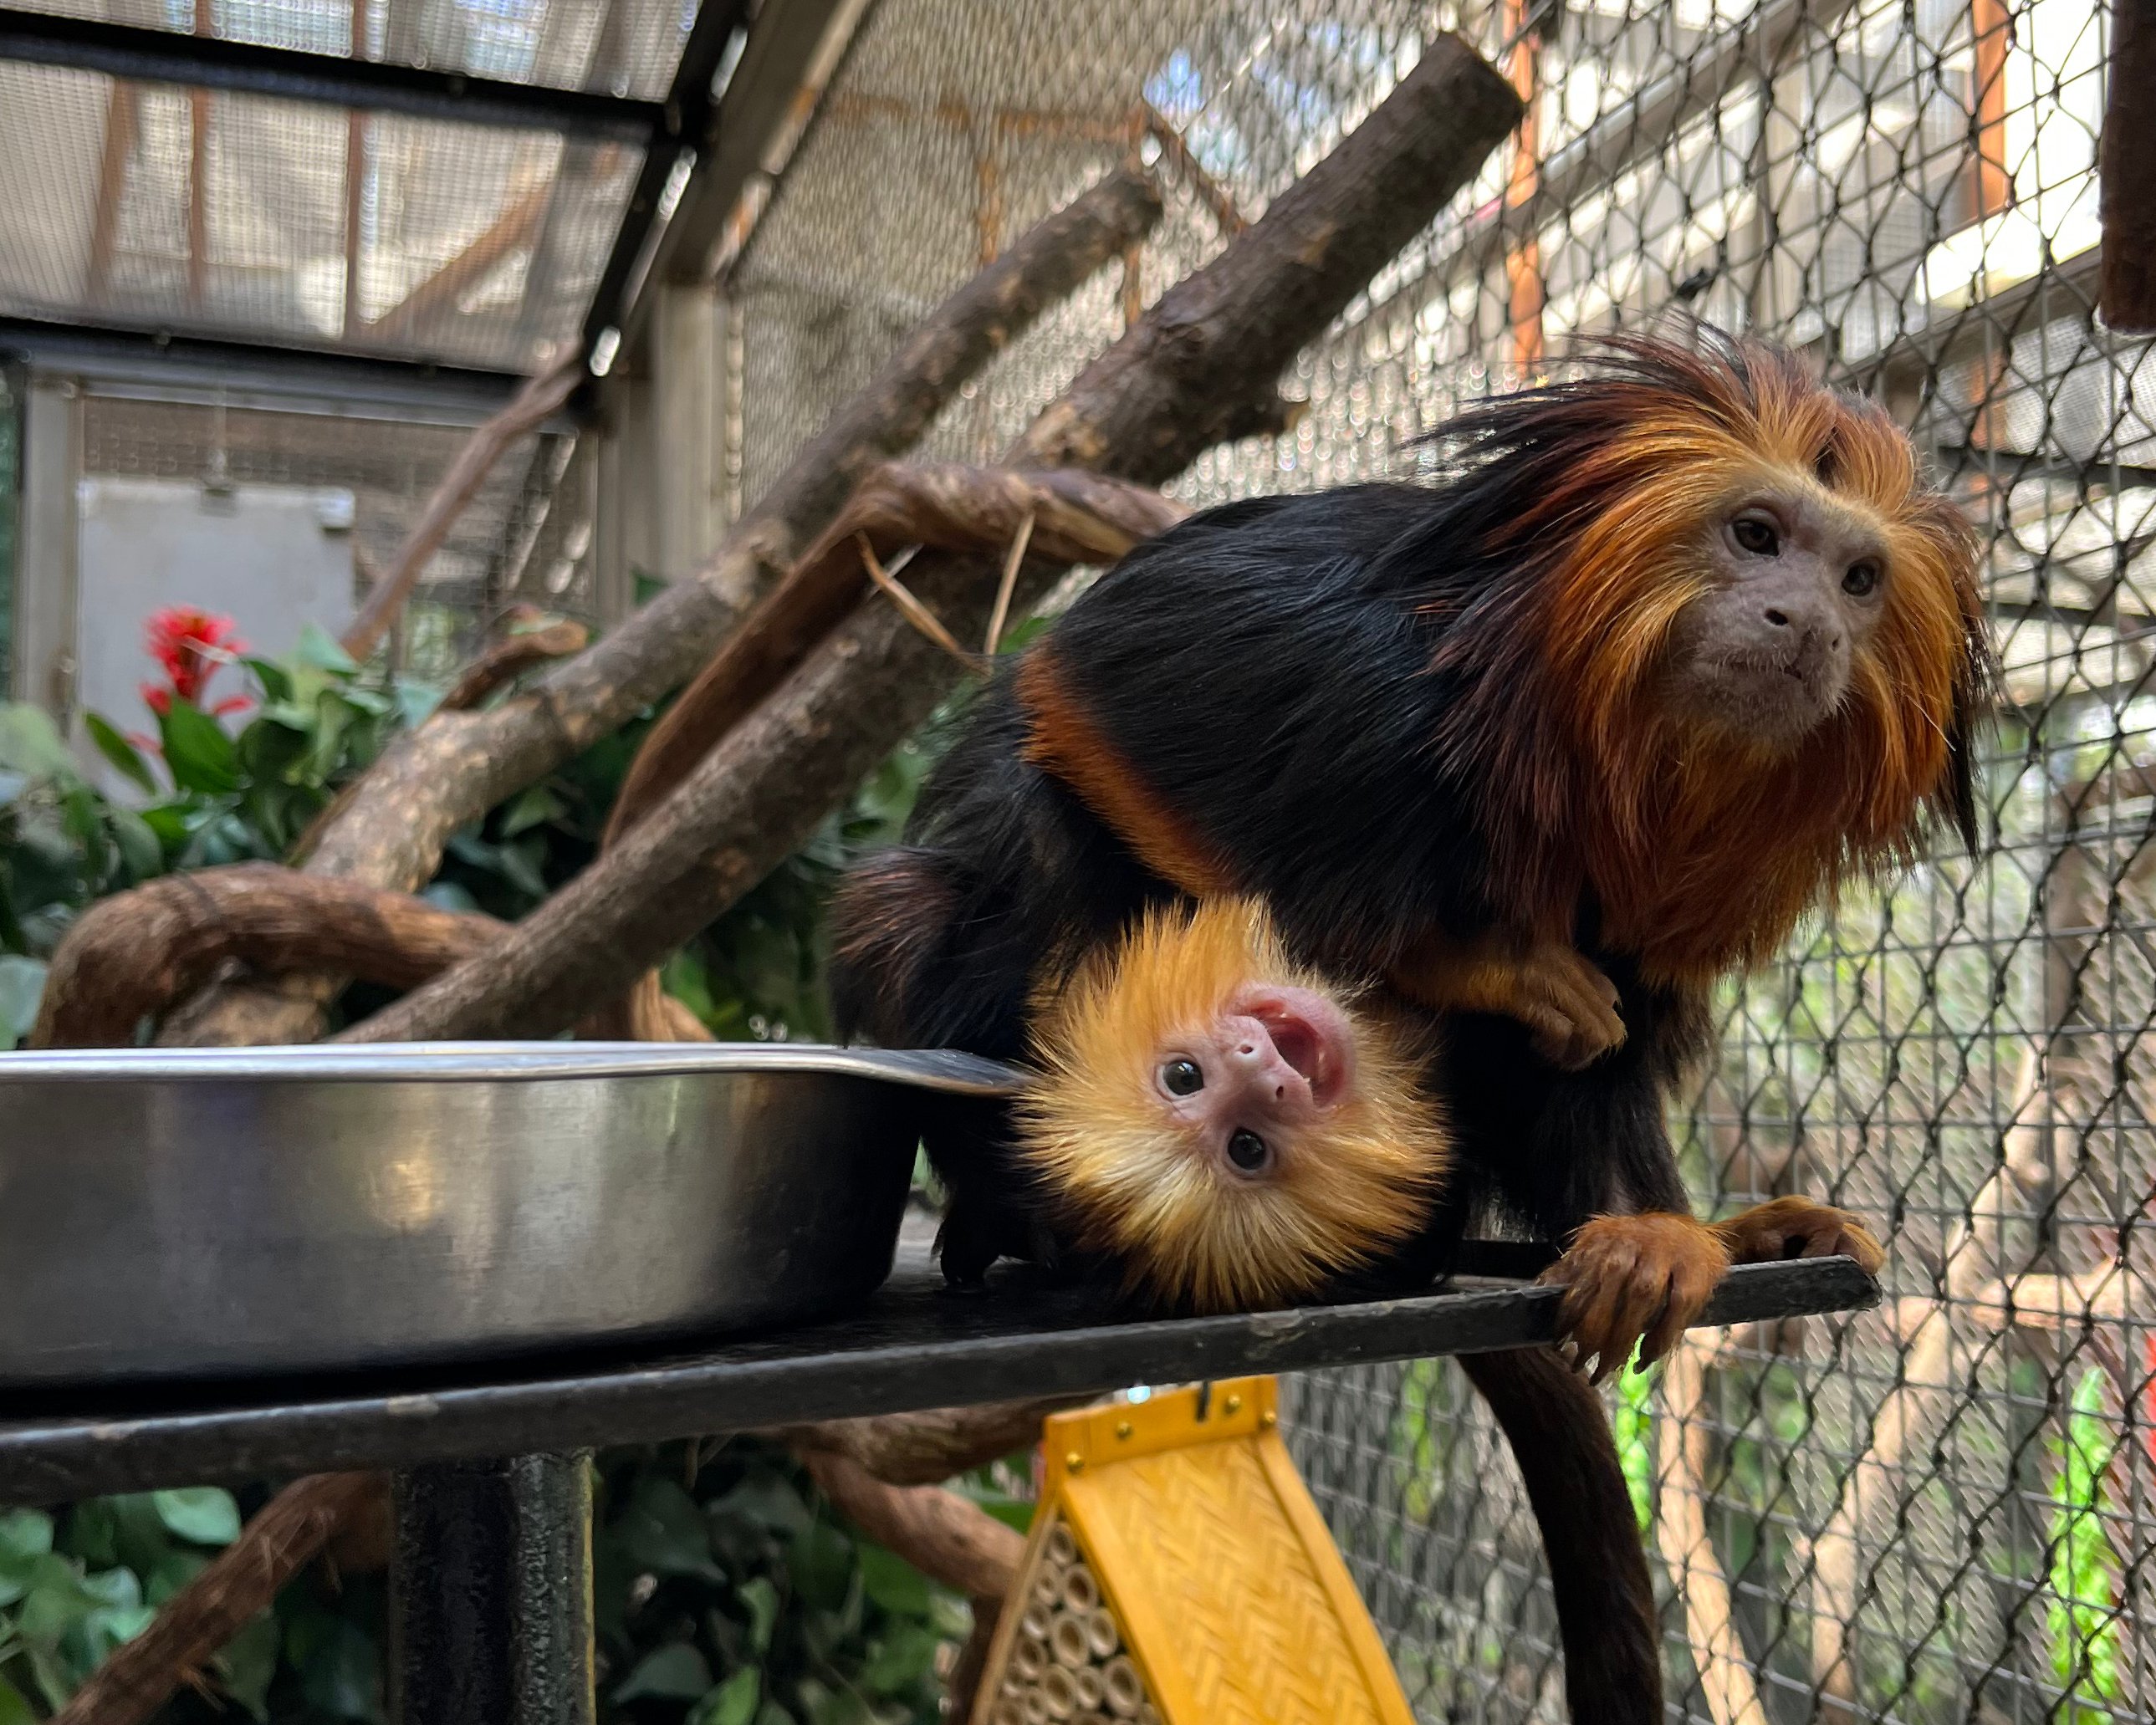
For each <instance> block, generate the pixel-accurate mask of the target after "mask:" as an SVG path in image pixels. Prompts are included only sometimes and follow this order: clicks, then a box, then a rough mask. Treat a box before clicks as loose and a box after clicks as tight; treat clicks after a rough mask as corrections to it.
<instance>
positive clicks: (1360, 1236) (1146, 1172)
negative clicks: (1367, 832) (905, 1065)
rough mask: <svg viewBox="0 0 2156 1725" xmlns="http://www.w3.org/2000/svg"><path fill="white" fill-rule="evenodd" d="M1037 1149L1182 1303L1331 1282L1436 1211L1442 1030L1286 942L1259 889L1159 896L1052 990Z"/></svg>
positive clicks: (1109, 1245)
mask: <svg viewBox="0 0 2156 1725" xmlns="http://www.w3.org/2000/svg"><path fill="white" fill-rule="evenodd" d="M1031 1047H1032V1056H1033V1059H1034V1061H1035V1062H1036V1064H1037V1065H1039V1068H1040V1075H1041V1076H1040V1077H1039V1080H1038V1081H1037V1082H1036V1083H1035V1084H1034V1086H1032V1088H1031V1089H1030V1090H1029V1091H1028V1092H1027V1094H1026V1095H1025V1096H1024V1097H1023V1098H1022V1099H1021V1100H1020V1101H1019V1144H1018V1148H1019V1155H1020V1157H1021V1158H1023V1160H1024V1162H1025V1163H1027V1165H1028V1166H1029V1169H1030V1171H1031V1172H1032V1173H1033V1174H1034V1176H1035V1177H1036V1178H1037V1179H1038V1180H1039V1183H1040V1184H1041V1186H1042V1187H1043V1188H1044V1189H1045V1190H1046V1191H1047V1193H1048V1194H1050V1199H1051V1202H1052V1203H1053V1204H1054V1205H1055V1208H1056V1209H1058V1211H1059V1212H1060V1216H1061V1219H1062V1220H1063V1222H1064V1223H1065V1225H1066V1226H1068V1227H1069V1228H1070V1230H1071V1232H1072V1234H1073V1235H1074V1236H1075V1238H1076V1240H1078V1242H1079V1244H1080V1245H1081V1246H1082V1247H1083V1248H1084V1249H1086V1250H1090V1251H1096V1252H1099V1253H1101V1254H1103V1255H1106V1256H1107V1257H1109V1258H1111V1259H1112V1260H1115V1261H1116V1263H1117V1264H1119V1265H1120V1266H1122V1268H1123V1270H1124V1271H1125V1273H1126V1275H1127V1279H1128V1281H1129V1283H1130V1285H1131V1286H1132V1290H1133V1291H1138V1292H1142V1293H1144V1294H1147V1295H1148V1296H1151V1297H1152V1298H1153V1299H1154V1300H1156V1301H1158V1302H1160V1303H1161V1304H1163V1305H1164V1306H1168V1307H1174V1308H1177V1309H1180V1310H1183V1311H1196V1312H1222V1311H1238V1310H1248V1309H1250V1308H1253V1307H1267V1306H1277V1305H1281V1304H1283V1303H1285V1302H1287V1301H1292V1300H1296V1299H1298V1298H1306V1297H1308V1296H1312V1295H1314V1294H1316V1293H1317V1292H1318V1291H1321V1290H1322V1288H1323V1287H1324V1286H1325V1285H1326V1284H1327V1282H1328V1281H1332V1279H1333V1278H1335V1277H1337V1276H1340V1275H1342V1274H1343V1273H1345V1272H1349V1271H1354V1270H1356V1269H1358V1268H1360V1267H1362V1266H1366V1265H1368V1264H1369V1263H1371V1262H1373V1260H1378V1259H1379V1258H1380V1257H1382V1256H1383V1255H1384V1254H1385V1252H1386V1251H1387V1250H1389V1248H1393V1247H1396V1246H1398V1245H1401V1244H1403V1243H1404V1241H1405V1240H1408V1239H1409V1237H1410V1236H1412V1235H1414V1233H1415V1232H1416V1230H1418V1229H1419V1228H1420V1226H1421V1225H1422V1224H1423V1223H1424V1219H1426V1218H1427V1216H1428V1214H1429V1212H1430V1207H1431V1205H1432V1204H1433V1203H1434V1202H1435V1199H1436V1196H1437V1192H1438V1187H1439V1183H1440V1180H1441V1179H1442V1178H1443V1176H1444V1173H1445V1167H1446V1163H1447V1159H1448V1158H1449V1155H1450V1137H1449V1135H1448V1132H1447V1131H1446V1127H1445V1120H1444V1117H1443V1113H1442V1111H1441V1110H1440V1108H1439V1106H1437V1104H1436V1102H1435V1099H1434V1098H1433V1096H1432V1095H1431V1093H1430V1091H1429V1089H1428V1088H1427V1085H1426V1074H1427V1072H1428V1070H1429V1068H1430V1062H1431V1059H1432V1056H1433V1054H1434V1051H1435V1050H1434V1047H1433V1045H1432V1043H1431V1040H1430V1034H1429V1033H1428V1031H1427V1030H1426V1029H1424V1028H1423V1027H1422V1026H1421V1024H1419V1022H1418V1021H1414V1020H1410V1019H1408V1018H1407V1017H1406V1016H1405V1015H1404V1014H1401V1013H1400V1012H1399V1011H1398V1010H1397V1009H1385V1010H1379V1009H1377V1008H1376V1007H1375V1006H1374V1005H1373V1003H1371V1002H1370V1001H1369V1000H1368V999H1365V998H1358V995H1357V994H1356V993H1353V991H1347V990H1343V989H1342V988H1338V987H1337V986H1335V985H1334V984H1332V983H1329V982H1328V981H1327V979H1325V978H1322V977H1320V976H1318V975H1317V974H1315V973H1312V972H1310V971H1308V970H1306V969H1304V968H1301V967H1299V966H1297V965H1296V964H1295V963H1292V962H1291V960H1290V959H1289V957H1288V956H1287V954H1286V952H1284V951H1283V950H1282V948H1281V944H1280V941H1279V938H1278V937H1277V936H1276V934H1275V933H1274V932H1273V929H1272V927H1271V923H1270V920H1269V919H1268V917H1267V916H1266V915H1265V911H1264V909H1263V907H1262V906H1260V905H1259V904H1257V903H1256V902H1255V901H1250V900H1247V899H1223V900H1215V901H1209V902H1207V903H1205V904H1203V905H1201V906H1199V907H1198V908H1196V909H1195V910H1191V909H1188V908H1181V909H1169V908H1159V909H1156V910H1153V911H1150V912H1148V913H1147V915H1146V916H1145V917H1144V918H1143V919H1142V921H1141V922H1139V923H1138V924H1137V925H1136V926H1135V927H1133V928H1132V930H1131V931H1130V932H1129V933H1128V934H1127V936H1126V937H1125V938H1124V940H1123V941H1122V943H1121V944H1120V945H1119V946H1117V947H1112V948H1108V949H1103V950H1101V951H1099V952H1096V953H1094V954H1093V955H1091V957H1088V958H1086V960H1084V961H1082V962H1081V964H1080V966H1079V968H1077V970H1076V972H1075V974H1073V975H1072V976H1071V977H1070V978H1069V979H1068V980H1067V981H1065V982H1063V983H1060V984H1059V985H1057V986H1056V987H1055V988H1053V989H1051V990H1049V991H1046V992H1045V993H1044V994H1043V996H1042V997H1041V998H1040V999H1039V1000H1038V1001H1037V1002H1036V1003H1035V1009H1034V1015H1033V1031H1032V1037H1031Z"/></svg>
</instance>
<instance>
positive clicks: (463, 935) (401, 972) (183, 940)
mask: <svg viewBox="0 0 2156 1725" xmlns="http://www.w3.org/2000/svg"><path fill="white" fill-rule="evenodd" d="M506 931H507V925H506V924H505V923H501V922H496V921H495V919H494V918H493V917H491V916H480V915H478V914H476V913H474V912H467V911H444V910H443V909H441V908H440V907H439V906H436V905H432V904H429V902H428V901H426V900H424V899H423V898H415V897H412V896H408V895H407V894H404V893H401V892H383V891H379V890H377V889H376V888H374V887H369V886H360V885H358V884H357V882H355V881H351V880H324V879H322V878H321V876H319V875H303V874H300V873H299V872H298V871H297V870H293V869H285V868H280V867H278V866H277V865H275V864H274V863H236V864H234V865H232V866H230V867H228V868H220V869H199V870H196V871H195V872H194V873H193V874H187V875H164V876H163V877H162V878H161V879H158V880H151V881H149V882H147V883H146V884H145V885H143V886H137V887H136V888H134V889H133V890H132V891H127V892H121V893H115V894H114V895H113V896H111V897H110V898H105V899H100V900H99V901H97V902H96V903H95V904H94V905H92V906H90V908H89V909H88V910H86V911H84V912H83V913H82V916H80V918H79V919H78V920H77V921H76V922H75V925H74V927H72V928H70V929H69V931H68V933H67V937H66V938H65V939H64V940H63V941H62V942H60V945H59V951H58V952H55V953H54V955H53V965H52V970H51V972H50V973H49V975H48V976H47V977H46V978H45V992H44V999H42V1000H41V1001H40V1002H39V1003H38V1021H37V1024H35V1025H34V1026H33V1028H32V1029H31V1031H30V1036H29V1046H31V1047H32V1048H114V1047H125V1046H126V1045H127V1044H129V1043H131V1042H132V1041H133V1040H135V1027H136V1025H137V1024H140V1023H141V1021H142V1019H145V1018H146V1017H147V1018H155V1017H157V1015H159V1014H162V1013H164V1012H165V1011H166V1010H167V1009H169V1008H170V1007H171V1006H172V1005H173V1004H174V1003H176V1002H177V1001H180V1000H184V999H187V996H188V995H190V994H192V993H194V991H195V990H196V989H198V988H201V987H202V986H203V983H206V982H208V981H209V980H210V979H211V978H213V977H214V976H215V975H217V973H218V971H219V970H220V969H221V968H223V966H225V965H226V964H228V963H232V962H234V961H235V960H236V961H238V962H239V963H244V964H247V965H249V966H251V967H253V968H255V969H258V970H260V971H262V972H264V973H268V974H271V975H275V974H279V973H284V972H289V971H295V970H302V969H311V968H317V967H334V968H336V970H337V971H338V973H340V974H342V975H345V976H354V977H358V978H362V979H363V980H365V981H367V982H371V983H382V984H383V985H384V986H386V987H388V988H413V987H415V986H416V985H417V984H418V983H423V982H425V981H426V980H427V979H428V978H430V977H433V976H435V975H437V974H439V973H440V972H442V971H443V970H444V969H446V968H448V967H449V966H450V965H452V964H454V963H458V962H459V960H461V959H464V958H468V957H471V956H473V955H474V954H475V953H478V952H484V951H485V950H486V948H487V947H490V946H492V945H495V943H497V942H499V941H500V939H501V937H502V936H503V935H504V934H505V933H506Z"/></svg>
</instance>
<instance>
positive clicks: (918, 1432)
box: [757, 1395, 1094, 1486]
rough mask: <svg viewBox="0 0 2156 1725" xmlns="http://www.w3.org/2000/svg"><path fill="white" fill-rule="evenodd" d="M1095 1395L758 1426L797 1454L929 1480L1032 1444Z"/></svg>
mask: <svg viewBox="0 0 2156 1725" xmlns="http://www.w3.org/2000/svg"><path fill="white" fill-rule="evenodd" d="M1092 1399H1094V1398H1092V1397H1091V1396H1090V1395H1051V1396H1036V1397H1034V1398H1033V1399H1029V1400H1026V1401H1016V1402H989V1403H987V1404H983V1406H980V1407H977V1408H932V1409H927V1410H926V1411H924V1412H921V1413H917V1414H874V1415H871V1416H870V1417H868V1418H866V1419H860V1420H824V1421H823V1422H822V1423H821V1424H819V1425H781V1426H774V1427H773V1428H772V1429H770V1430H767V1431H763V1432H760V1433H758V1434H757V1435H759V1436H761V1437H767V1438H772V1439H773V1440H777V1441H778V1442H780V1443H783V1444H785V1445H788V1447H789V1448H791V1449H792V1450H794V1451H795V1452H796V1453H797V1454H801V1455H806V1454H807V1453H808V1451H809V1450H824V1451H829V1453H830V1454H833V1455H842V1456H844V1458H845V1459H846V1460H848V1461H851V1462H853V1463H854V1464H855V1466H859V1467H862V1468H865V1470H867V1471H868V1472H870V1473H871V1474H873V1475H874V1476H875V1477H876V1478H878V1479H880V1480H882V1481H885V1483H886V1484H889V1485H894V1486H928V1485H935V1484H937V1483H939V1482H940V1481H944V1480H947V1479H951V1478H952V1477H954V1476H957V1475H958V1474H962V1473H970V1472H971V1471H973V1469H975V1468H977V1467H985V1466H987V1465H988V1463H989V1462H991V1461H997V1460H998V1459H1000V1458H1001V1457H1003V1456H1005V1455H1012V1454H1014V1453H1015V1452H1016V1451H1018V1450H1029V1449H1031V1448H1032V1447H1033V1446H1034V1445H1035V1444H1037V1443H1039V1441H1040V1425H1041V1421H1043V1420H1045V1419H1047V1417H1048V1416H1049V1415H1050V1414H1056V1413H1060V1412H1061V1411H1062V1410H1063V1409H1065V1408H1075V1407H1078V1406H1081V1405H1082V1404H1085V1403H1086V1402H1089V1401H1091V1400H1092Z"/></svg>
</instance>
